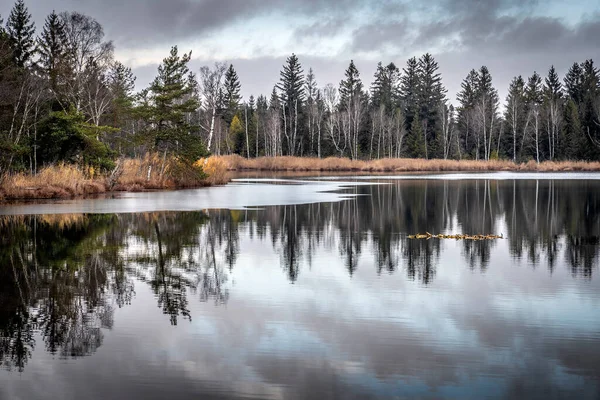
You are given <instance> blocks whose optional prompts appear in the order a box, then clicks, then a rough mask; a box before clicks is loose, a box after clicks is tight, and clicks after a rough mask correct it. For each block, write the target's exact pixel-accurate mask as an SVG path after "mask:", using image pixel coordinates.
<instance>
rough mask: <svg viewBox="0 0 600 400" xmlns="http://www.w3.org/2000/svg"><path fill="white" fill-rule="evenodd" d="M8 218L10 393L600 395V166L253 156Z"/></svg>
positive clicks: (21, 210) (5, 388) (0, 250)
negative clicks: (477, 170)
mask: <svg viewBox="0 0 600 400" xmlns="http://www.w3.org/2000/svg"><path fill="white" fill-rule="evenodd" d="M0 215H2V216H0V399H27V400H29V399H46V398H54V399H90V400H96V399H133V398H143V399H165V398H168V399H178V398H192V397H193V398H211V399H212V398H215V399H219V398H223V399H229V398H233V399H249V398H257V399H334V398H340V399H370V398H422V399H485V398H490V399H504V398H511V399H516V398H524V399H563V398H565V399H598V398H599V397H600V280H599V277H598V274H599V272H600V271H598V265H599V253H600V174H577V173H573V174H552V175H550V174H547V175H544V174H516V173H494V174H489V173H486V174H440V175H405V176H371V177H350V176H337V177H336V176H321V177H318V178H310V177H301V178H290V177H283V178H281V177H269V178H265V177H259V176H256V175H252V174H248V175H246V176H245V177H243V178H240V179H237V180H236V181H234V182H233V183H231V184H229V185H227V186H224V187H214V188H208V189H198V190H185V191H175V192H156V193H136V194H130V193H126V194H119V195H114V196H107V197H104V198H97V199H89V200H66V201H54V202H44V203H39V204H34V203H27V204H21V205H3V206H2V205H0ZM426 232H429V233H431V234H434V235H435V234H469V235H475V234H484V235H487V234H494V235H499V236H502V238H501V239H493V240H479V241H473V240H456V239H436V238H432V239H429V240H420V239H411V238H409V235H412V234H421V233H423V234H424V233H426Z"/></svg>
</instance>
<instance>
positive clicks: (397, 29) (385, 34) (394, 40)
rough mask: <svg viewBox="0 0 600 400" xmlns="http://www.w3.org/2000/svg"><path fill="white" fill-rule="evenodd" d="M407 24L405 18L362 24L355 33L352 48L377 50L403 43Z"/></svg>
mask: <svg viewBox="0 0 600 400" xmlns="http://www.w3.org/2000/svg"><path fill="white" fill-rule="evenodd" d="M407 26H408V22H407V21H405V20H399V21H393V22H382V23H375V24H369V25H365V26H361V27H359V28H358V29H356V30H355V31H354V33H353V38H352V46H351V50H353V51H366V52H368V51H377V50H378V49H380V48H382V47H384V46H386V45H388V44H402V43H403V40H402V39H403V38H404V37H405V35H406V34H407V32H408V29H407Z"/></svg>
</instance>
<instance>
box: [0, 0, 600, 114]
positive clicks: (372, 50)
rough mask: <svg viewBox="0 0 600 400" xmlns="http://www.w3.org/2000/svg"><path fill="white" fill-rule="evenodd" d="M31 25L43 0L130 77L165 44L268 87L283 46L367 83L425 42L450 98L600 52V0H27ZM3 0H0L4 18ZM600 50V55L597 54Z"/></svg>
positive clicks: (253, 85)
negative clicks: (483, 82)
mask: <svg viewBox="0 0 600 400" xmlns="http://www.w3.org/2000/svg"><path fill="white" fill-rule="evenodd" d="M25 3H26V5H27V6H28V8H29V10H30V12H31V13H32V14H33V18H34V21H35V22H36V26H37V27H38V28H39V29H41V26H42V25H43V21H44V19H45V17H46V15H47V14H49V13H50V12H51V11H52V10H56V11H57V12H60V11H79V12H82V13H84V14H88V15H90V16H92V17H94V18H96V19H97V20H98V21H99V22H100V23H101V24H102V25H103V26H104V29H105V33H106V38H107V39H108V40H112V41H113V42H114V45H115V48H116V51H115V56H116V58H117V59H118V60H120V61H121V62H123V63H125V64H126V65H128V66H130V67H132V68H133V72H134V73H135V74H136V76H137V87H138V89H141V88H143V87H145V86H146V85H147V84H148V83H149V82H150V81H151V80H152V78H153V77H154V76H155V74H156V68H157V66H158V64H159V63H160V61H161V60H162V59H163V58H164V57H166V56H167V55H168V52H169V50H170V48H171V46H173V45H178V46H179V49H180V50H181V51H186V52H187V51H190V50H191V51H192V62H191V63H190V67H191V69H192V70H194V71H196V72H197V71H198V69H199V68H200V66H202V65H209V66H210V65H213V64H214V63H215V62H217V61H219V62H228V63H232V64H233V65H234V67H235V69H236V70H237V72H238V75H239V77H240V81H241V84H242V94H243V96H244V98H245V99H248V97H249V96H250V94H253V95H255V96H257V95H259V94H265V95H267V96H268V95H269V94H270V92H271V90H272V88H273V86H274V85H275V84H276V83H277V81H278V79H279V71H280V70H281V67H282V65H283V63H284V62H285V59H286V57H287V56H289V55H290V54H291V53H295V54H296V55H298V57H299V59H300V62H301V63H302V66H303V68H304V70H305V72H308V70H309V68H313V70H314V72H315V76H316V78H317V82H318V84H319V86H325V84H327V83H333V84H335V85H337V84H338V83H339V81H340V80H341V79H342V78H343V74H344V70H345V69H346V68H347V66H348V64H349V62H350V60H354V61H355V63H356V65H357V67H358V69H359V71H360V74H361V78H362V79H363V82H364V83H365V85H366V86H368V85H370V83H371V81H372V78H373V74H374V72H375V69H376V67H377V63H378V62H379V61H381V62H383V63H384V64H388V63H389V62H394V63H395V64H396V65H397V66H399V67H401V68H402V67H404V65H405V64H406V60H407V59H408V58H410V57H413V56H416V57H419V56H420V55H422V54H423V53H426V52H429V53H432V54H433V55H434V57H435V58H436V60H437V61H438V63H439V66H440V72H441V74H442V79H443V82H444V84H445V86H446V87H447V88H448V97H449V99H450V101H452V102H453V103H456V93H457V91H458V90H460V83H461V81H462V80H463V79H464V77H465V76H466V75H467V73H468V72H469V71H470V70H471V69H473V68H475V69H478V68H479V67H481V66H482V65H486V66H487V67H488V68H489V70H490V72H491V74H492V77H493V80H494V84H495V86H496V88H497V89H498V91H499V93H500V97H501V99H502V100H504V98H505V96H506V92H507V88H508V83H509V82H510V80H511V79H512V77H514V76H516V75H523V76H524V77H526V76H530V75H531V74H532V73H533V72H534V71H537V72H538V73H540V74H541V75H542V76H545V75H546V73H547V71H548V69H549V67H550V66H551V65H554V66H555V67H556V68H557V71H558V72H559V73H560V75H561V76H564V73H566V71H567V70H568V68H569V66H570V65H572V64H573V62H575V61H577V62H581V61H583V60H585V59H589V58H593V59H595V60H600V45H599V43H600V1H599V0H572V1H569V2H566V1H560V0H545V1H541V0H489V1H478V0H431V1H426V2H422V1H417V0H377V1H375V0H169V1H164V0H128V1H122V0H103V1H99V0H52V1H50V0H26V1H25ZM11 6H12V1H11V0H3V1H2V2H1V5H0V15H2V16H3V17H4V19H5V20H6V16H7V15H8V13H9V11H10V10H9V9H10V7H11ZM599 62H600V61H599Z"/></svg>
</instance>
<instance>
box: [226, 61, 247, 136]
mask: <svg viewBox="0 0 600 400" xmlns="http://www.w3.org/2000/svg"><path fill="white" fill-rule="evenodd" d="M223 88H224V92H223V103H224V105H223V106H224V108H225V113H224V116H225V122H226V123H227V124H228V125H230V124H231V121H232V120H233V116H234V115H235V114H236V113H237V112H238V109H239V107H240V101H241V100H242V96H241V95H240V90H241V88H242V85H241V83H240V80H239V78H238V74H237V72H236V71H235V69H234V68H233V64H230V65H229V68H228V69H227V72H225V82H224V84H223Z"/></svg>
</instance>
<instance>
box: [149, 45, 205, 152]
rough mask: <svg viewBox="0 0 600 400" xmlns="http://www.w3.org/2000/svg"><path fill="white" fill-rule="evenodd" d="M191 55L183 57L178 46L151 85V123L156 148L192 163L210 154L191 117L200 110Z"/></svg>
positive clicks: (166, 59)
mask: <svg viewBox="0 0 600 400" xmlns="http://www.w3.org/2000/svg"><path fill="white" fill-rule="evenodd" d="M190 58H191V52H190V53H188V54H183V55H182V56H180V55H179V53H178V50H177V46H174V47H172V48H171V52H170V54H169V56H168V57H167V58H165V59H164V60H163V62H162V64H161V65H160V66H159V67H158V76H157V77H156V78H155V79H154V81H153V82H152V84H151V85H150V93H151V109H150V110H148V111H149V120H150V121H151V123H152V124H151V125H152V126H153V127H154V128H153V130H152V131H151V133H153V138H154V147H155V148H156V149H158V150H162V151H165V152H167V151H170V152H175V153H176V154H178V155H180V156H182V158H183V159H184V160H186V161H188V162H194V161H196V160H197V159H198V158H200V157H202V156H204V155H205V154H206V151H205V150H204V146H203V145H202V144H201V143H200V140H199V137H198V136H197V135H194V134H193V131H194V127H193V126H192V125H191V124H190V123H189V122H188V121H189V118H188V115H189V114H191V113H195V112H196V110H197V109H198V107H199V103H198V99H197V98H196V96H195V91H196V90H197V84H196V82H195V77H194V76H193V74H191V73H190V71H189V68H188V62H189V61H190Z"/></svg>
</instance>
